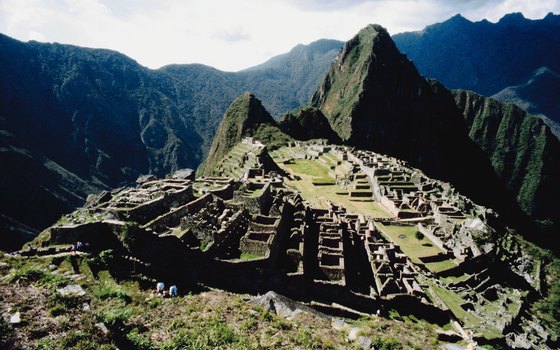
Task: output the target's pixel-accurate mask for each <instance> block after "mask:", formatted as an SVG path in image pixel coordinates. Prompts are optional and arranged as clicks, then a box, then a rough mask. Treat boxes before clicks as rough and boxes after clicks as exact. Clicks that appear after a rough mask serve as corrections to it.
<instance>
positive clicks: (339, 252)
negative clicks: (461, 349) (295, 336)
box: [20, 138, 546, 344]
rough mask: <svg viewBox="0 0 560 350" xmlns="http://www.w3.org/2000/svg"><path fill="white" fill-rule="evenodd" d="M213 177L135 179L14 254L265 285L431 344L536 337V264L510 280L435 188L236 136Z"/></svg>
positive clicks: (256, 288) (245, 286)
mask: <svg viewBox="0 0 560 350" xmlns="http://www.w3.org/2000/svg"><path fill="white" fill-rule="evenodd" d="M214 175H215V176H206V177H199V178H197V179H194V180H193V179H185V178H182V179H177V178H176V179H173V178H168V179H160V180H158V179H154V178H144V179H142V180H141V181H140V182H139V184H138V186H137V187H135V188H128V189H117V190H114V191H112V192H104V193H102V194H100V195H98V196H95V197H91V198H90V199H89V201H88V203H87V204H86V206H85V207H84V208H82V209H80V210H78V211H76V212H74V213H72V214H70V215H68V216H67V217H65V218H63V219H62V220H61V221H60V222H59V223H58V224H57V225H55V226H53V227H51V228H49V229H48V230H46V231H45V232H43V233H42V234H41V235H40V236H39V237H38V238H37V239H36V240H35V242H34V245H35V246H36V247H37V248H38V249H37V250H36V251H32V252H31V251H26V250H24V251H21V252H20V254H21V255H24V256H30V255H38V256H44V257H48V256H52V255H55V254H60V253H63V252H64V249H66V247H67V246H68V245H69V244H72V243H73V242H76V241H80V242H85V243H86V244H87V246H88V252H89V253H88V254H98V253H99V252H102V251H107V250H111V252H112V254H113V256H115V257H116V258H115V259H116V260H115V261H117V264H116V265H113V266H118V268H116V267H113V268H115V269H117V270H118V271H123V270H130V271H134V276H135V278H136V280H137V282H138V283H139V285H141V286H150V285H152V284H153V283H155V282H156V281H158V280H162V279H165V280H173V281H175V283H177V285H178V286H179V288H180V290H183V291H185V290H187V291H188V290H196V289H197V288H201V286H205V287H212V288H219V289H225V290H228V291H233V292H237V293H249V294H257V293H265V292H267V291H269V290H274V291H276V292H278V293H280V294H283V295H285V296H288V297H290V298H293V299H295V300H299V301H301V302H303V303H306V304H307V305H309V306H312V307H313V308H315V309H317V310H320V311H322V312H325V313H327V314H332V315H344V316H350V317H360V316H363V315H381V316H387V317H389V316H390V315H394V314H395V313H396V314H398V315H401V316H406V317H412V318H414V319H417V320H423V321H422V322H428V323H430V324H433V325H436V328H437V329H439V330H438V331H437V332H439V333H438V334H439V337H440V341H442V342H452V343H460V344H474V343H476V342H478V343H482V344H495V343H506V342H515V341H516V339H518V338H523V339H525V340H526V339H530V341H532V342H533V343H534V344H544V342H545V341H546V339H543V337H544V338H546V336H540V335H539V334H540V333H539V332H540V331H541V329H540V328H539V326H538V323H536V322H535V320H534V319H532V318H531V317H530V316H527V314H525V313H524V312H523V308H524V304H525V302H526V299H527V297H528V292H527V291H526V288H525V285H526V284H527V283H529V282H528V281H538V280H539V275H538V274H539V271H538V269H536V270H534V271H532V275H529V278H527V276H525V277H520V276H519V275H516V273H515V271H511V270H508V269H507V268H504V266H505V265H500V264H499V263H497V262H491V261H490V260H489V258H488V256H487V254H486V253H487V250H488V249H494V248H492V247H489V246H487V245H480V244H478V243H477V242H480V241H481V238H482V237H486V238H488V237H491V236H492V235H493V234H494V228H493V227H492V221H493V220H494V219H495V214H494V213H493V212H492V211H491V210H488V209H486V208H484V207H481V206H479V205H476V204H475V203H473V202H472V201H470V200H469V199H467V198H465V197H463V196H461V195H460V194H458V193H457V192H456V191H455V190H454V189H453V188H452V187H451V186H450V185H449V184H446V183H443V182H440V181H437V180H434V179H430V178H428V177H426V176H425V175H424V174H423V173H422V172H421V171H419V170H417V169H413V168H410V167H408V166H407V164H406V163H405V162H403V161H400V160H397V159H394V158H390V157H387V156H384V155H381V154H376V153H373V152H369V151H361V150H356V149H353V148H349V147H346V146H337V145H330V144H328V143H326V142H324V141H320V140H319V141H309V142H299V141H292V142H290V143H289V144H287V145H285V146H283V147H280V148H277V149H275V150H273V151H272V152H269V151H268V150H267V148H266V147H265V146H264V145H263V144H262V143H261V142H259V141H258V140H256V139H252V138H245V139H243V141H242V142H241V143H239V144H238V145H236V146H235V147H234V148H233V149H232V150H231V151H230V152H229V153H228V154H227V155H226V156H225V157H224V159H223V160H222V161H221V163H219V164H218V165H217V167H216V169H215V171H214ZM226 175H228V176H226ZM514 319H516V320H523V322H524V323H523V324H524V325H528V326H527V327H524V328H517V327H511V325H512V324H513V320H514ZM517 323H519V322H517ZM530 325H533V328H531V326H530ZM535 334H536V335H535Z"/></svg>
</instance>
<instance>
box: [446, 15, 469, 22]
mask: <svg viewBox="0 0 560 350" xmlns="http://www.w3.org/2000/svg"><path fill="white" fill-rule="evenodd" d="M446 22H449V23H467V22H468V23H472V22H471V21H469V20H468V19H466V18H465V17H463V16H462V15H461V14H460V13H458V14H456V15H455V16H453V17H451V18H450V19H448V20H447V21H446Z"/></svg>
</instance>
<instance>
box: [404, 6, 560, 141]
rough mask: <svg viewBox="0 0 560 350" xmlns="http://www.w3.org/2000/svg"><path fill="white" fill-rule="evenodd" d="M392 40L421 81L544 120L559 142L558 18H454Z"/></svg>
mask: <svg viewBox="0 0 560 350" xmlns="http://www.w3.org/2000/svg"><path fill="white" fill-rule="evenodd" d="M393 40H394V41H395V43H396V44H397V47H398V48H399V50H400V51H401V52H403V53H405V54H407V56H408V57H409V58H410V59H411V60H412V61H413V62H414V64H415V65H416V67H417V68H418V70H419V71H420V73H422V75H424V76H426V77H429V78H434V79H437V80H439V81H441V82H442V83H443V84H444V85H445V86H447V87H448V88H452V89H464V90H471V91H475V92H477V93H479V94H482V95H485V96H492V97H494V98H496V99H498V100H500V101H502V102H510V103H515V104H517V105H518V106H519V107H521V108H523V109H525V110H527V111H528V112H529V113H532V114H536V115H544V116H545V117H544V119H545V120H546V121H547V123H548V124H549V125H550V126H551V128H552V129H553V130H554V131H555V134H556V135H557V136H559V137H560V132H558V130H560V124H558V123H559V122H560V102H558V101H560V88H559V87H560V74H559V72H560V60H559V59H558V57H560V15H554V14H552V13H549V14H548V15H547V16H546V17H544V18H543V19H540V20H530V19H526V18H525V17H523V15H522V14H521V13H512V14H509V15H506V16H504V17H503V18H502V19H500V20H499V21H498V22H497V23H491V22H488V21H486V20H483V21H480V22H471V21H469V20H467V19H466V18H464V17H462V16H461V15H456V16H454V17H452V18H451V19H449V20H447V21H445V22H442V23H438V24H434V25H431V26H428V27H426V28H424V29H423V30H421V31H418V32H407V33H401V34H396V35H394V36H393Z"/></svg>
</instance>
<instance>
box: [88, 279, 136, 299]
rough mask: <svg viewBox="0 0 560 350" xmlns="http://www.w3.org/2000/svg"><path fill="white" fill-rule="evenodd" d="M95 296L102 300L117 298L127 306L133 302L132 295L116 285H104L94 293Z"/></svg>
mask: <svg viewBox="0 0 560 350" xmlns="http://www.w3.org/2000/svg"><path fill="white" fill-rule="evenodd" d="M93 295H94V296H96V297H97V298H99V299H101V300H106V299H109V298H115V299H120V300H122V301H124V302H125V303H127V304H128V303H130V302H131V301H132V298H131V297H130V295H129V294H128V293H127V292H126V291H125V290H124V289H122V288H121V287H120V286H119V285H117V284H116V283H107V282H105V283H103V284H102V285H101V286H99V288H97V289H95V290H94V291H93Z"/></svg>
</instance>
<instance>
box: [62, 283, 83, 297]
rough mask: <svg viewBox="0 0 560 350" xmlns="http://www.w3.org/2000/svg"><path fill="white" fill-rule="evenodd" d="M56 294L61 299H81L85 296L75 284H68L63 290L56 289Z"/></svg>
mask: <svg viewBox="0 0 560 350" xmlns="http://www.w3.org/2000/svg"><path fill="white" fill-rule="evenodd" d="M57 293H58V294H60V295H61V296H63V297H67V296H73V297H81V296H82V295H85V294H86V292H85V291H84V290H83V289H82V287H80V286H79V285H77V284H69V285H67V286H66V287H64V288H60V289H57Z"/></svg>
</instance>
